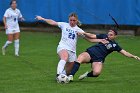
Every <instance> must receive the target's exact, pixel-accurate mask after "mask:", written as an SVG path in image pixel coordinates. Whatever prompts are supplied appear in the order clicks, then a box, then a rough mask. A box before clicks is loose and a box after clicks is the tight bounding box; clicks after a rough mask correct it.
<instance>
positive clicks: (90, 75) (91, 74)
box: [87, 71, 99, 77]
mask: <svg viewBox="0 0 140 93" xmlns="http://www.w3.org/2000/svg"><path fill="white" fill-rule="evenodd" d="M98 76H99V75H93V71H91V72H89V73H88V74H87V77H98Z"/></svg>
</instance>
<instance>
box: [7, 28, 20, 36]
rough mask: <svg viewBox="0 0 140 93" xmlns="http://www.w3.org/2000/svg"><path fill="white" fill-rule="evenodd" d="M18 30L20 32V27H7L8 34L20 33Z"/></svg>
mask: <svg viewBox="0 0 140 93" xmlns="http://www.w3.org/2000/svg"><path fill="white" fill-rule="evenodd" d="M18 32H20V30H19V29H8V28H7V29H6V34H7V35H8V34H15V33H18Z"/></svg>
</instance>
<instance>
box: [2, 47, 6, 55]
mask: <svg viewBox="0 0 140 93" xmlns="http://www.w3.org/2000/svg"><path fill="white" fill-rule="evenodd" d="M2 55H5V48H4V47H2Z"/></svg>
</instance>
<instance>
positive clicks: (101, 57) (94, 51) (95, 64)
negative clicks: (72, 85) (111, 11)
mask: <svg viewBox="0 0 140 93" xmlns="http://www.w3.org/2000/svg"><path fill="white" fill-rule="evenodd" d="M80 34H83V35H85V38H86V39H87V40H88V41H90V42H92V41H93V40H94V39H105V40H107V41H108V43H106V44H103V43H98V44H96V45H93V46H91V47H89V48H88V49H87V50H86V51H85V52H83V53H81V54H80V55H79V56H78V59H77V61H76V62H75V63H74V66H73V69H72V71H71V73H70V75H69V80H70V81H73V76H74V75H75V73H76V72H77V71H78V69H79V67H80V64H81V63H91V64H92V71H91V72H86V73H84V74H83V75H81V76H80V77H79V79H80V80H82V79H84V78H86V77H98V76H99V75H100V74H101V71H102V67H103V63H104V61H105V58H106V56H107V55H108V54H110V53H112V52H113V51H117V52H119V53H121V54H122V55H124V56H126V57H129V58H135V59H137V60H140V58H139V57H138V56H134V55H132V54H130V53H129V52H127V51H125V50H124V49H122V48H121V47H120V46H119V45H118V43H116V42H115V38H116V37H117V31H115V30H109V32H108V34H99V35H95V34H90V33H85V32H84V33H80Z"/></svg>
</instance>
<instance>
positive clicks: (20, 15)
mask: <svg viewBox="0 0 140 93" xmlns="http://www.w3.org/2000/svg"><path fill="white" fill-rule="evenodd" d="M18 12H19V16H18V18H22V14H21V12H20V10H18Z"/></svg>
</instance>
